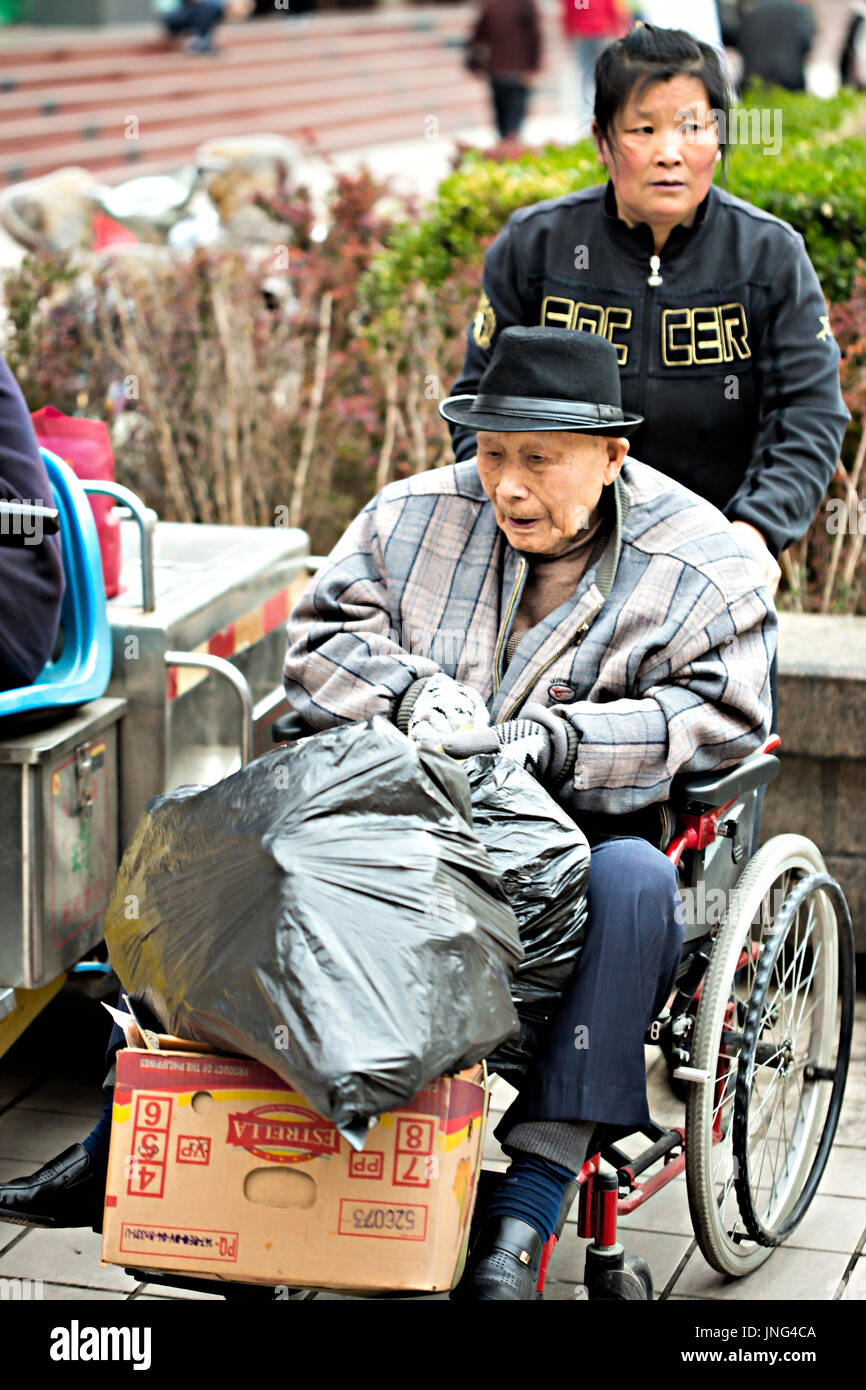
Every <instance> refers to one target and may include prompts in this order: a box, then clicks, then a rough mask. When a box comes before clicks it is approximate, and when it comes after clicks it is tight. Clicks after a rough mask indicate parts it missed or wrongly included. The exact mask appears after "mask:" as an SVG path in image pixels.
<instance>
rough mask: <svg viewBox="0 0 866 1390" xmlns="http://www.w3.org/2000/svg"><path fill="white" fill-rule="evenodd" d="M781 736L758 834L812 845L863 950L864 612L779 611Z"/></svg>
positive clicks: (865, 923) (865, 945)
mask: <svg viewBox="0 0 866 1390" xmlns="http://www.w3.org/2000/svg"><path fill="white" fill-rule="evenodd" d="M779 733H780V734H781V738H782V747H781V750H780V757H781V763H782V770H781V773H780V776H779V779H778V781H776V782H774V783H773V785H772V786H771V787H770V788H769V789H768V791H767V796H766V800H765V802H764V815H763V820H762V824H761V834H762V839H764V840H766V839H769V838H770V836H771V835H779V834H782V833H783V832H785V831H793V832H797V833H800V834H803V835H808V836H809V838H810V839H812V840H814V841H815V843H816V845H818V847H819V848H820V850H821V852H822V854H823V855H824V858H825V860H826V861H827V867H828V869H829V871H830V873H831V874H833V876H834V878H837V879H838V880H839V882H840V884H841V885H842V888H843V889H844V891H845V896H846V897H847V899H848V905H849V907H850V909H851V917H852V920H853V922H854V937H855V942H856V946H857V950H858V951H859V952H866V618H842V617H819V616H817V615H815V614H799V613H797V614H795V613H783V614H781V615H780V620H779Z"/></svg>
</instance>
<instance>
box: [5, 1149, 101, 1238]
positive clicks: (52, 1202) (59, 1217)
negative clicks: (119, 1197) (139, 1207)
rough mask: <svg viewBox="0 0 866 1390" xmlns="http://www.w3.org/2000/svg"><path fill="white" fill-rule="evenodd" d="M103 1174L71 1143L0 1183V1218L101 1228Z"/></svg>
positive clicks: (32, 1222)
mask: <svg viewBox="0 0 866 1390" xmlns="http://www.w3.org/2000/svg"><path fill="white" fill-rule="evenodd" d="M105 1177H106V1175H105V1170H104V1168H102V1167H100V1168H96V1167H95V1166H94V1164H93V1163H92V1161H91V1158H90V1154H89V1153H88V1152H87V1150H86V1149H85V1148H84V1147H83V1146H82V1145H81V1144H72V1145H71V1147H70V1148H68V1149H64V1150H63V1153H61V1154H58V1155H57V1157H56V1158H52V1159H51V1160H50V1162H48V1163H46V1164H44V1165H43V1166H42V1167H41V1168H38V1169H37V1171H36V1172H35V1173H31V1174H30V1176H29V1177H27V1178H13V1180H12V1182H5V1183H2V1184H0V1221H14V1222H17V1223H18V1224H19V1225H21V1226H90V1227H91V1229H92V1230H94V1231H101V1230H102V1209H103V1204H104V1201H105Z"/></svg>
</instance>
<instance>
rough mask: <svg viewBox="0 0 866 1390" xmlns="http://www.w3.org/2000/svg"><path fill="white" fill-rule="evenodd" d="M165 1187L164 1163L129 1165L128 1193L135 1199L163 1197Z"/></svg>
mask: <svg viewBox="0 0 866 1390" xmlns="http://www.w3.org/2000/svg"><path fill="white" fill-rule="evenodd" d="M164 1186H165V1165H164V1164H162V1163H139V1162H138V1161H137V1160H136V1159H132V1160H131V1161H130V1163H129V1181H128V1183H127V1184H126V1190H127V1192H128V1193H129V1194H130V1195H131V1196H133V1197H161V1196H162V1190H163V1187H164Z"/></svg>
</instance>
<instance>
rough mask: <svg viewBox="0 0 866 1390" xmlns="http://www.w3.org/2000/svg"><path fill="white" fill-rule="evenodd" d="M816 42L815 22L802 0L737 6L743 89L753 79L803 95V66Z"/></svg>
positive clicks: (759, 1) (770, 0)
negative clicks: (813, 43)
mask: <svg viewBox="0 0 866 1390" xmlns="http://www.w3.org/2000/svg"><path fill="white" fill-rule="evenodd" d="M814 38H815V21H814V20H813V18H812V12H811V10H810V8H809V6H808V4H804V3H802V0H751V3H748V2H747V3H743V4H741V6H740V32H739V36H738V39H737V48H738V49H739V50H740V53H741V55H742V58H743V75H742V78H741V84H742V86H745V85H746V83H747V82H749V81H751V80H753V79H754V78H758V79H760V81H762V82H770V83H772V84H773V85H774V86H776V87H786V88H787V90H788V91H789V92H805V90H806V72H805V66H804V65H805V62H806V59H807V58H808V56H809V50H810V49H811V47H812V42H813V40H814Z"/></svg>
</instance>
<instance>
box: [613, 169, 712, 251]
mask: <svg viewBox="0 0 866 1390" xmlns="http://www.w3.org/2000/svg"><path fill="white" fill-rule="evenodd" d="M717 198H718V190H717V189H716V186H715V184H711V185H710V191H709V193H708V194H707V196H706V198H704V200H703V202H702V203H699V204H698V208H697V212H696V213H695V220H694V222H693V223H692V225H691V227H684V226H683V224H682V223H681V222H680V223H678V224H677V226H676V227H674V228H672V230H671V233H670V236H669V237H668V239H667V241H666V242H665V245H664V250H663V251H662V253H661V255H662V260H663V261H666V262H669V261H672V260H674V259H675V258H676V257H677V256H679V255H680V254H681V253H682V252H683V251H684V250H685V248H686V247H688V246H691V244H692V242H693V241H694V240H695V238H696V237H697V236H698V235H699V234H700V232H701V231H702V229H703V227H704V226H705V224H706V222H707V214H708V213H709V211H710V210H711V208H714V207H715V204H716V199H717ZM603 219H604V227H605V230H606V231H607V234H608V236H609V237H610V239H611V241H612V242H613V243H614V244H615V245H616V246H618V247H619V248H620V250H622V251H625V253H626V254H627V255H629V256H632V257H633V258H634V259H635V260H640V261H642V262H645V261H647V260H648V259H649V257H650V256H652V255H654V254H655V242H654V241H653V234H652V229H651V228H650V225H649V223H648V222H639V223H638V224H637V226H635V227H629V226H628V224H627V223H626V222H624V221H623V220H622V218H621V217H620V215H619V213H618V212H617V210H616V194H615V193H614V189H613V183H612V182H611V181H610V180H608V183H607V187H606V189H605V192H604V205H603Z"/></svg>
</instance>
